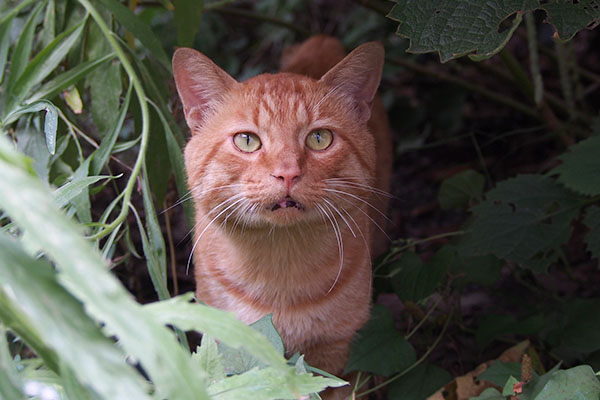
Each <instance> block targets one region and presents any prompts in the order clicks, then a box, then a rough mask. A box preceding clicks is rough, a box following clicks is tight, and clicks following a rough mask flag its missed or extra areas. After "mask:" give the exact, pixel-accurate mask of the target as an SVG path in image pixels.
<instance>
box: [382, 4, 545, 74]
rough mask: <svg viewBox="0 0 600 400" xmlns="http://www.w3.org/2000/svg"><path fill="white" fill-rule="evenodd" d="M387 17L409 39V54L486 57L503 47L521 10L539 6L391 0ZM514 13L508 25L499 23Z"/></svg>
mask: <svg viewBox="0 0 600 400" xmlns="http://www.w3.org/2000/svg"><path fill="white" fill-rule="evenodd" d="M395 1H396V5H395V6H394V7H393V8H392V10H391V11H390V13H389V14H388V18H390V19H392V20H394V21H397V22H398V23H399V26H398V30H397V32H396V33H397V34H398V35H401V36H405V37H407V38H409V39H410V47H409V49H408V50H407V51H408V52H411V53H428V52H433V51H437V52H438V53H439V55H440V60H441V61H442V62H446V61H448V60H451V59H453V58H457V57H461V56H463V55H466V54H469V53H474V55H476V56H477V57H478V58H488V57H491V56H492V55H494V54H496V53H497V52H498V51H500V50H501V49H502V47H504V45H505V44H506V42H507V41H508V40H509V39H510V37H511V36H512V34H513V32H514V30H515V29H516V28H517V26H518V25H519V23H520V21H521V15H522V12H525V11H530V10H534V9H536V8H538V7H539V4H538V2H537V1H536V0H506V1H502V2H497V1H493V2H490V1H468V0H443V1H440V0H420V1H411V0H395ZM512 15H516V17H515V18H514V21H513V22H512V24H511V26H510V28H508V29H506V30H503V31H501V27H500V25H501V23H502V22H503V21H504V20H506V19H507V18H508V17H509V16H512Z"/></svg>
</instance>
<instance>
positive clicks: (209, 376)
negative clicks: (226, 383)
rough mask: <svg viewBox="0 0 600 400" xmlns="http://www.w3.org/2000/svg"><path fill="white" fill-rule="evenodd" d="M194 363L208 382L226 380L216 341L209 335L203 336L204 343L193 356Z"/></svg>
mask: <svg viewBox="0 0 600 400" xmlns="http://www.w3.org/2000/svg"><path fill="white" fill-rule="evenodd" d="M192 362H193V363H194V365H195V367H196V368H197V369H198V371H200V373H201V374H202V375H203V376H204V377H205V378H206V380H207V381H208V382H217V381H220V380H221V379H225V376H226V375H225V369H224V368H223V362H222V360H221V355H220V354H219V348H218V346H217V342H216V341H215V339H214V338H213V337H212V336H210V335H207V334H204V335H202V343H201V345H200V346H199V347H198V348H197V349H196V352H195V353H194V354H192Z"/></svg>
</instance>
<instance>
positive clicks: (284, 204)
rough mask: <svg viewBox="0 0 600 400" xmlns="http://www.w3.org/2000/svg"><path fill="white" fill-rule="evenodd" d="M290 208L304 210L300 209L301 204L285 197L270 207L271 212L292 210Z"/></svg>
mask: <svg viewBox="0 0 600 400" xmlns="http://www.w3.org/2000/svg"><path fill="white" fill-rule="evenodd" d="M292 207H293V208H296V209H298V210H303V209H304V207H302V204H300V203H299V202H297V201H296V200H294V199H293V198H292V197H290V196H286V197H284V198H283V199H281V200H280V201H278V202H277V203H275V204H273V206H272V207H271V211H275V210H279V209H280V208H292Z"/></svg>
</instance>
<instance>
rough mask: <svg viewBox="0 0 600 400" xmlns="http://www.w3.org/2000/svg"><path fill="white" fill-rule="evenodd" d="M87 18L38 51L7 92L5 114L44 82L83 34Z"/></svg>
mask: <svg viewBox="0 0 600 400" xmlns="http://www.w3.org/2000/svg"><path fill="white" fill-rule="evenodd" d="M86 20H87V18H86V19H84V20H83V21H82V22H81V23H79V24H78V25H75V26H74V27H73V28H71V29H69V30H67V31H65V32H63V33H61V34H60V35H59V36H57V37H56V39H54V40H53V41H52V43H50V44H49V45H48V47H46V48H45V49H44V50H42V51H40V52H39V53H38V54H37V55H36V56H35V58H34V59H33V60H32V61H31V62H30V63H29V64H27V67H26V68H25V70H24V71H23V73H22V74H21V75H20V76H19V78H18V79H17V81H16V82H15V84H14V86H13V87H12V88H9V90H8V92H7V101H8V103H7V107H6V113H7V114H8V113H11V112H12V111H13V108H14V107H15V106H16V105H17V104H19V103H20V102H22V101H23V100H24V99H25V98H26V97H27V94H28V93H29V92H30V90H31V89H33V87H34V86H35V85H37V84H39V83H41V82H42V80H44V78H46V77H47V76H48V75H50V73H52V71H54V70H55V69H56V67H57V66H58V64H59V63H60V62H61V61H62V59H63V58H64V57H65V56H66V55H67V53H68V52H69V50H70V49H71V47H73V45H74V44H75V42H76V41H77V39H79V36H80V35H81V33H82V32H83V27H84V26H85V22H86Z"/></svg>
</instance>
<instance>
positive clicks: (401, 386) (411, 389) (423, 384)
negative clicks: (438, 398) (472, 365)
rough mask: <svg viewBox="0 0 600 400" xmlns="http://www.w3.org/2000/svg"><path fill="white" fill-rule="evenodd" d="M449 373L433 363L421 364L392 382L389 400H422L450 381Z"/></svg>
mask: <svg viewBox="0 0 600 400" xmlns="http://www.w3.org/2000/svg"><path fill="white" fill-rule="evenodd" d="M451 380H452V377H451V376H450V374H449V373H448V372H447V371H445V370H443V369H441V368H439V367H436V366H435V365H433V364H427V363H425V364H421V365H419V366H418V367H416V368H415V369H413V370H412V371H410V372H409V373H407V374H406V375H404V376H402V377H401V378H400V379H398V380H396V381H394V382H392V384H391V385H390V386H389V389H388V397H387V398H388V399H389V400H423V399H427V398H429V396H430V395H432V394H434V393H435V392H436V391H437V390H438V389H439V388H441V387H443V386H444V385H445V384H447V383H448V382H450V381H451Z"/></svg>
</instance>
